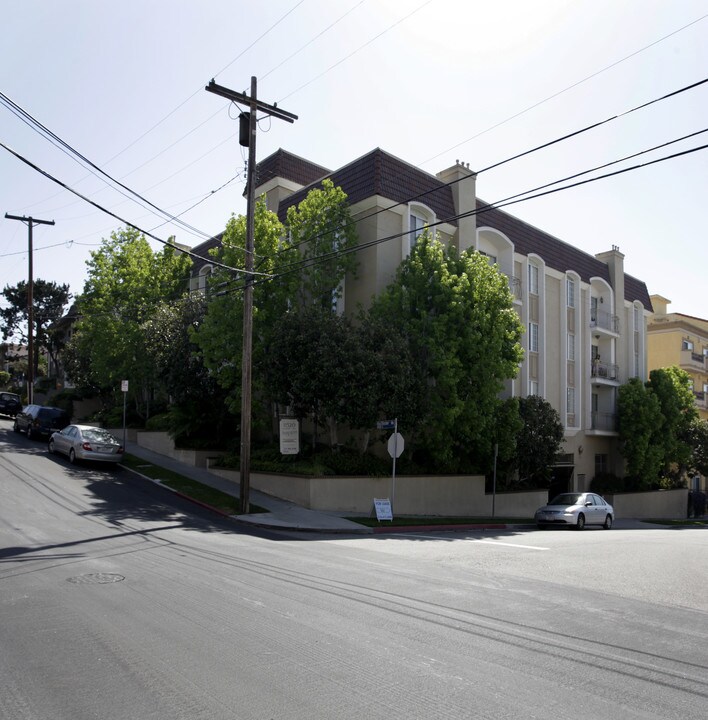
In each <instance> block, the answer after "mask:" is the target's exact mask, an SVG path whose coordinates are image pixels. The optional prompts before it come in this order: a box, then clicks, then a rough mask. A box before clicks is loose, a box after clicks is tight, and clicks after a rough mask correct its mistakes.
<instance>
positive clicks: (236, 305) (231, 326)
mask: <svg viewBox="0 0 708 720" xmlns="http://www.w3.org/2000/svg"><path fill="white" fill-rule="evenodd" d="M254 230H255V232H254V254H255V263H254V264H255V268H254V269H255V271H256V273H258V275H255V276H254V278H255V280H254V288H253V362H254V366H256V367H258V368H259V367H260V364H261V362H262V353H263V347H264V346H265V344H266V343H267V340H268V338H269V337H270V334H271V332H272V328H273V326H274V324H275V322H276V321H277V319H278V318H279V317H281V316H282V315H283V314H284V313H285V312H286V311H287V309H288V305H289V299H290V298H291V297H292V295H293V293H294V288H295V287H296V282H297V273H296V272H292V273H289V274H285V275H284V276H282V277H280V278H279V279H278V280H275V281H268V276H269V275H273V274H275V273H276V272H278V270H279V269H283V268H285V269H288V268H291V267H292V265H293V264H294V263H295V262H296V261H297V258H298V255H297V250H294V249H293V248H292V247H291V246H290V244H289V243H288V242H287V239H285V238H284V227H283V225H282V223H280V221H279V220H278V216H277V215H275V213H272V212H270V211H269V210H268V209H267V208H266V206H265V203H264V202H258V203H257V204H256V207H255V213H254ZM245 245H246V218H245V217H244V216H238V217H237V216H233V217H232V218H231V219H230V220H229V222H228V224H227V225H226V230H225V231H224V234H223V236H222V240H221V248H220V249H218V250H215V251H214V253H213V254H214V255H215V256H216V257H217V258H218V259H219V260H220V262H222V263H224V264H225V265H229V266H230V267H234V268H242V267H244V265H245V250H244V248H245ZM245 282H246V279H245V277H244V276H243V275H235V274H234V273H232V272H230V271H227V270H217V271H216V272H215V273H214V274H213V275H212V276H211V278H210V280H209V284H208V288H207V298H208V304H207V310H206V315H205V316H204V318H203V320H202V322H201V323H200V324H199V327H197V328H195V330H194V333H193V337H194V341H195V343H196V345H197V346H198V347H199V351H200V353H201V355H202V358H203V360H204V364H205V365H206V367H207V368H208V369H209V370H210V372H211V373H212V375H213V377H214V378H215V379H216V381H217V382H218V383H219V385H220V386H221V387H222V388H224V390H226V392H227V401H228V404H229V407H230V409H231V412H232V413H234V414H239V413H240V410H241V366H242V359H243V358H242V355H243V288H244V283H245ZM254 385H255V386H256V387H258V386H259V385H260V375H259V373H257V372H256V370H255V369H254ZM260 389H261V390H262V389H263V388H262V387H261V388H260Z"/></svg>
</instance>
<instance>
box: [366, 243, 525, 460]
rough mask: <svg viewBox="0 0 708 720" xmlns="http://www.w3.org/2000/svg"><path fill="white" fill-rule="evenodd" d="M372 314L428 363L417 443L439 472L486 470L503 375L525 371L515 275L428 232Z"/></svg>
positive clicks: (422, 362)
mask: <svg viewBox="0 0 708 720" xmlns="http://www.w3.org/2000/svg"><path fill="white" fill-rule="evenodd" d="M371 313H372V316H373V317H378V318H380V319H381V320H383V321H385V322H387V323H388V324H389V326H390V327H391V328H392V330H394V331H396V332H398V333H399V334H401V335H402V336H403V337H405V338H406V339H407V340H408V342H409V344H410V348H411V354H412V355H413V357H415V358H416V359H417V361H418V362H419V364H420V367H421V373H420V374H421V376H422V377H423V378H424V384H423V386H422V387H421V388H420V395H421V398H422V409H421V414H420V417H419V421H418V423H417V427H416V431H417V432H416V444H417V445H418V447H419V448H420V450H421V451H422V453H423V455H424V456H425V458H426V459H427V460H428V461H430V462H432V463H433V464H434V465H435V466H436V467H437V468H438V469H439V470H445V471H450V472H456V471H463V470H464V471H470V470H480V469H482V470H484V471H486V470H487V469H488V467H480V466H481V465H483V464H486V463H488V459H489V458H490V457H491V448H492V447H493V444H494V437H495V428H494V427H493V423H494V420H495V416H496V411H497V408H498V406H499V403H500V402H501V401H500V400H499V393H500V391H501V390H502V389H503V384H504V381H505V380H506V379H508V378H513V377H515V376H516V374H517V372H518V365H519V363H520V362H521V360H522V357H523V351H522V349H521V346H520V344H519V340H520V337H521V333H522V326H521V323H520V321H519V318H518V315H517V314H516V312H515V311H514V308H513V299H512V296H511V292H510V290H509V284H508V279H507V278H506V277H505V276H504V275H502V274H501V273H500V272H499V271H498V269H497V268H496V267H495V266H492V265H490V264H489V262H488V260H487V258H485V257H484V256H482V255H481V254H479V253H477V252H474V251H469V252H464V253H462V254H461V255H459V256H458V255H457V253H456V251H455V249H454V248H448V249H445V248H444V247H443V245H442V244H441V243H440V242H439V241H438V240H437V239H433V238H431V237H430V236H429V235H428V234H427V233H425V234H423V235H422V236H421V237H420V238H419V239H418V242H417V243H416V245H415V247H414V249H413V251H412V252H411V254H410V256H409V257H408V258H407V259H406V260H405V261H404V262H403V263H402V264H401V266H400V267H399V269H398V272H397V274H396V279H395V281H394V282H393V283H392V284H391V285H390V286H389V287H388V288H387V289H386V290H385V291H384V292H383V293H382V294H381V295H380V296H379V297H378V298H376V300H375V301H374V303H373V306H372V309H371Z"/></svg>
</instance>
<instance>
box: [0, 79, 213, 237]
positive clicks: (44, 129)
mask: <svg viewBox="0 0 708 720" xmlns="http://www.w3.org/2000/svg"><path fill="white" fill-rule="evenodd" d="M0 100H2V102H3V103H5V104H6V105H10V106H11V108H12V109H13V112H15V114H17V113H18V112H19V113H21V116H22V117H23V118H26V119H27V124H28V125H30V127H32V128H33V129H37V128H39V129H40V130H41V133H42V134H44V135H45V136H48V137H49V139H50V140H51V141H52V142H53V141H56V142H58V143H59V145H60V146H61V148H65V149H66V150H67V151H68V153H69V154H70V157H71V156H74V157H72V159H76V158H79V159H80V160H81V161H82V162H83V163H85V164H86V165H88V166H89V168H90V169H91V168H92V169H93V170H96V171H97V172H99V173H100V174H101V175H103V176H104V177H105V178H107V179H108V180H110V182H112V183H114V184H115V185H117V186H118V187H119V188H122V189H124V190H126V191H127V192H129V193H130V194H131V195H134V196H135V197H137V198H138V199H139V200H141V201H142V202H143V203H146V204H147V205H149V206H150V207H152V208H154V209H155V210H157V212H159V213H160V214H161V215H163V216H166V217H167V218H168V222H176V223H177V224H179V225H180V226H182V227H183V228H184V229H186V230H187V231H188V232H192V233H193V234H197V235H201V236H202V237H205V238H208V237H210V235H209V233H205V232H204V231H202V230H199V229H198V228H195V227H194V226H192V225H189V224H188V223H185V222H183V221H182V220H179V219H178V218H176V217H175V216H173V215H171V214H170V213H169V212H167V211H166V210H163V209H162V208H160V207H158V206H157V205H155V204H154V203H153V202H151V201H150V200H148V199H147V198H145V197H143V196H142V195H141V194H140V193H138V192H136V191H135V190H133V189H131V188H129V187H128V186H127V185H124V184H123V183H122V182H120V181H119V180H116V179H115V178H114V177H113V176H112V175H110V174H109V173H107V172H106V171H105V170H103V169H102V168H100V167H99V166H98V165H96V164H95V163H94V162H92V161H91V160H89V159H88V158H87V157H86V156H85V155H83V154H82V153H80V152H79V151H78V150H76V148H74V147H72V146H71V145H69V143H67V142H65V141H64V140H62V138H60V137H59V136H58V135H57V134H56V133H54V132H53V131H52V130H50V129H49V128H47V127H46V126H45V125H43V124H42V123H41V122H39V120H37V119H36V118H35V117H33V116H32V115H31V114H30V113H29V112H27V111H26V110H24V109H23V108H22V107H20V106H19V105H18V104H17V103H15V102H14V101H13V100H12V99H10V98H9V97H8V96H7V95H5V94H4V93H2V92H0ZM54 144H55V145H56V143H54ZM61 148H60V149H61ZM94 175H95V173H94ZM97 177H98V176H97ZM118 192H120V193H121V195H123V196H124V197H126V198H128V196H127V195H125V193H123V192H121V191H120V190H118ZM128 199H132V198H128Z"/></svg>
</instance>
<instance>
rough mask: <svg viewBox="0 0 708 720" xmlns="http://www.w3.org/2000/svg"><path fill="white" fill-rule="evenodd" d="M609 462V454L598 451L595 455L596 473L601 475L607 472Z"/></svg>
mask: <svg viewBox="0 0 708 720" xmlns="http://www.w3.org/2000/svg"><path fill="white" fill-rule="evenodd" d="M608 466H609V464H608V462H607V455H606V454H604V453H598V454H596V455H595V475H601V474H602V473H606V472H607V468H608Z"/></svg>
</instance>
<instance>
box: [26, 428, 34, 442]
mask: <svg viewBox="0 0 708 720" xmlns="http://www.w3.org/2000/svg"><path fill="white" fill-rule="evenodd" d="M32 437H33V435H32V426H31V425H28V426H27V439H28V440H31V439H32Z"/></svg>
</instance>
